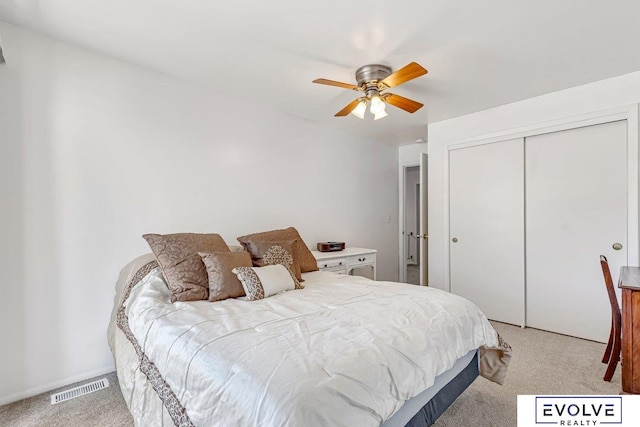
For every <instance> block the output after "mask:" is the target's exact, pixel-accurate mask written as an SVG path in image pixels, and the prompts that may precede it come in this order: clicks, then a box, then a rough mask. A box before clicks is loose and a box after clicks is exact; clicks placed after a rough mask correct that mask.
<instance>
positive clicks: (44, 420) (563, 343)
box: [0, 323, 620, 427]
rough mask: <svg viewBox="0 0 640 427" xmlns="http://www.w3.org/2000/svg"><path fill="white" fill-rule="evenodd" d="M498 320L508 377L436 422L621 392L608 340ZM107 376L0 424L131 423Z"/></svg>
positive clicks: (510, 416)
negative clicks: (607, 375) (102, 383)
mask: <svg viewBox="0 0 640 427" xmlns="http://www.w3.org/2000/svg"><path fill="white" fill-rule="evenodd" d="M494 326H495V328H496V329H497V330H498V332H500V334H501V335H502V336H503V337H504V338H505V339H506V340H507V341H508V342H509V343H510V344H511V346H512V347H513V358H512V360H511V367H510V370H509V374H508V376H507V380H506V383H505V384H504V385H503V386H499V385H497V384H494V383H491V382H489V381H487V380H485V379H484V378H478V379H476V381H475V382H474V383H473V384H472V385H471V387H469V389H467V390H466V391H465V392H464V393H463V394H462V395H461V396H460V397H459V398H458V400H456V401H455V402H454V403H453V405H452V406H451V407H450V408H449V409H448V410H447V412H445V413H444V414H443V415H442V417H440V419H439V420H438V421H437V422H436V424H435V425H436V426H437V427H445V426H447V427H449V426H456V427H458V426H471V425H473V426H478V427H502V426H504V427H513V426H515V425H516V396H517V395H518V394H618V393H619V391H620V367H619V366H618V369H617V370H616V374H615V375H614V377H613V381H612V382H611V383H606V382H604V381H602V376H603V375H604V371H605V365H603V364H602V363H600V359H601V358H602V353H603V352H604V347H605V346H604V344H599V343H594V342H591V341H585V340H580V339H577V338H571V337H567V336H564V335H558V334H552V333H549V332H543V331H538V330H536V329H520V328H518V327H515V326H511V325H505V324H501V323H494ZM107 377H108V379H109V382H110V383H111V387H109V388H107V389H104V390H100V391H97V392H95V393H91V394H88V395H85V396H82V397H79V398H76V399H72V400H69V401H67V402H63V403H59V404H57V405H51V404H50V398H49V395H50V394H51V393H45V394H42V395H39V396H35V397H32V398H30V399H26V400H22V401H20V402H15V403H12V404H10V405H5V406H1V407H0V426H12V427H14V426H15V427H26V426H52V427H57V426H60V427H62V426H65V427H69V426H105V427H111V426H114V427H115V426H118V427H120V426H132V425H133V421H132V420H131V416H130V415H129V412H128V410H127V407H126V405H125V403H124V400H123V398H122V395H121V394H120V388H119V386H118V384H117V378H116V375H115V373H112V374H109V375H107ZM98 378H101V377H98ZM88 381H89V380H87V381H83V382H82V383H81V384H84V383H85V382H88ZM77 385H79V384H77ZM73 386H75V385H71V386H68V387H63V388H62V389H60V390H64V389H68V388H71V387H73ZM60 390H54V391H53V392H56V391H60Z"/></svg>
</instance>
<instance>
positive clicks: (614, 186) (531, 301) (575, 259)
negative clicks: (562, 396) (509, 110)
mask: <svg viewBox="0 0 640 427" xmlns="http://www.w3.org/2000/svg"><path fill="white" fill-rule="evenodd" d="M626 128H627V126H626V121H619V122H613V123H605V124H600V125H595V126H587V127H583V128H578V129H571V130H566V131H561V132H555V133H549V134H544V135H538V136H534V137H530V138H527V139H526V142H525V152H526V168H525V169H526V206H527V217H526V241H527V244H526V259H527V261H526V262H527V279H526V283H527V286H526V324H527V326H531V327H534V328H540V329H545V330H549V331H554V332H559V333H562V334H567V335H572V336H576V337H581V338H586V339H590V340H596V341H601V342H606V341H607V339H608V336H609V328H610V323H611V310H610V305H609V300H608V299H607V292H606V289H605V285H604V281H603V278H602V271H601V269H600V262H599V255H601V254H602V255H606V256H607V258H608V259H609V263H610V267H611V273H612V275H613V280H614V283H617V278H618V271H619V269H620V265H624V264H626V262H627V249H626V248H627V242H626V236H627V228H626V224H627V194H626V190H627V160H626V147H627V143H626V141H627V134H626ZM616 243H619V244H621V245H622V249H620V250H614V249H613V245H614V244H616ZM616 247H618V246H617V245H616Z"/></svg>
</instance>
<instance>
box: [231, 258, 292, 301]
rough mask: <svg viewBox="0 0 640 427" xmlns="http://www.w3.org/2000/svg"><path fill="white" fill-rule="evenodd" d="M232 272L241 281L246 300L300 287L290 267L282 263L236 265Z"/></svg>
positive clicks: (257, 298) (253, 299)
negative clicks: (257, 265) (255, 265)
mask: <svg viewBox="0 0 640 427" xmlns="http://www.w3.org/2000/svg"><path fill="white" fill-rule="evenodd" d="M233 273H234V274H236V275H237V276H238V279H239V280H240V282H241V283H242V287H243V288H244V291H245V293H246V294H247V301H255V300H259V299H263V298H267V297H270V296H272V295H275V294H279V293H280V292H284V291H291V290H294V289H302V285H300V283H299V282H298V280H297V279H296V276H294V275H293V273H292V272H291V270H290V269H288V268H286V267H285V266H284V265H282V264H274V265H265V266H264V267H236V268H234V269H233Z"/></svg>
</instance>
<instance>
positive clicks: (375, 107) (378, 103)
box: [369, 95, 385, 115]
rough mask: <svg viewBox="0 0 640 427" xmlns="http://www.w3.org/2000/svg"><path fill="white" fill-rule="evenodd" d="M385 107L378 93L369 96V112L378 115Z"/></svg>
mask: <svg viewBox="0 0 640 427" xmlns="http://www.w3.org/2000/svg"><path fill="white" fill-rule="evenodd" d="M384 109H385V104H384V101H383V100H382V99H381V98H380V96H379V95H374V96H372V97H371V107H369V111H371V114H373V115H378V114H380V113H383V112H384Z"/></svg>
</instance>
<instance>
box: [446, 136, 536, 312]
mask: <svg viewBox="0 0 640 427" xmlns="http://www.w3.org/2000/svg"><path fill="white" fill-rule="evenodd" d="M523 145H524V142H523V140H522V139H516V140H509V141H503V142H497V143H493V144H485V145H479V146H475V147H469V148H463V149H458V150H452V151H450V152H449V174H450V176H449V232H450V234H449V260H450V280H451V292H453V293H455V294H457V295H460V296H463V297H465V298H467V299H469V300H471V301H472V302H474V303H475V304H476V305H477V306H478V307H480V309H482V311H484V313H485V314H486V315H487V317H488V318H489V319H492V320H498V321H501V322H507V323H512V324H516V325H522V324H523V322H524V312H523V311H524V153H523Z"/></svg>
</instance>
